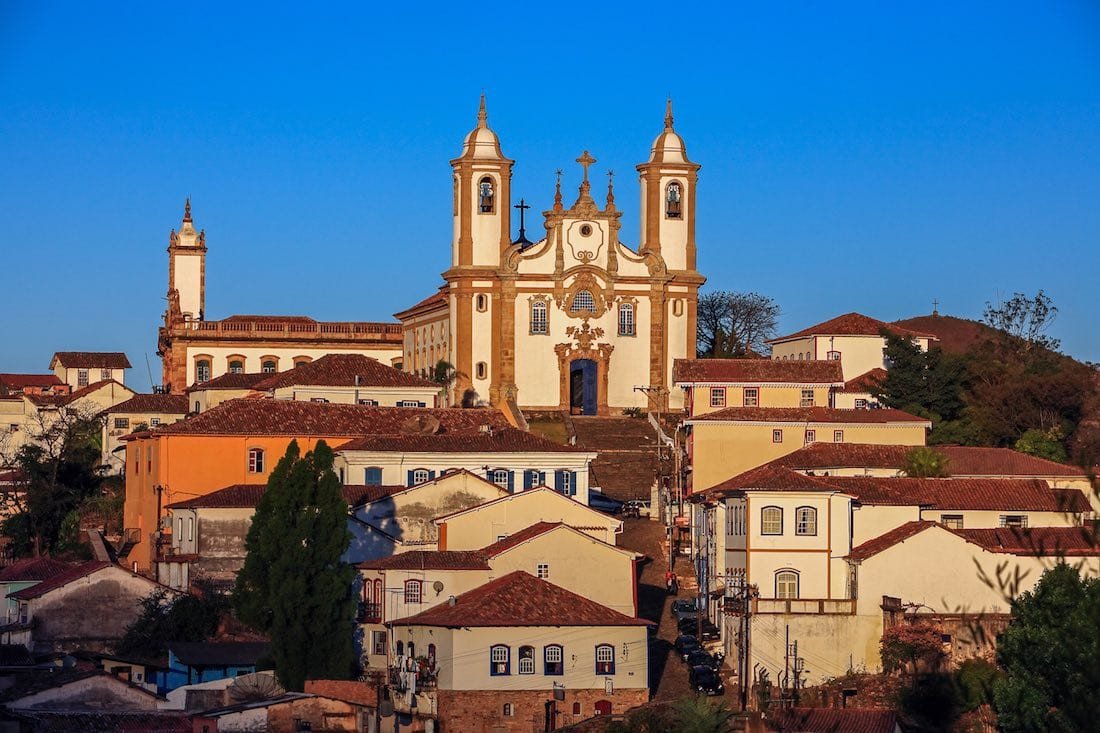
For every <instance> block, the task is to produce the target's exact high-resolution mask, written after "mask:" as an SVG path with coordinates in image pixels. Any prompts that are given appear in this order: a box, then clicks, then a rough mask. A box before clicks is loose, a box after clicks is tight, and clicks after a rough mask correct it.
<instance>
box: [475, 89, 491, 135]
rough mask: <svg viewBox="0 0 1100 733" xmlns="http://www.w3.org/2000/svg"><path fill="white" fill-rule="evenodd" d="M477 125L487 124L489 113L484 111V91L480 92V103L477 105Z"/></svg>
mask: <svg viewBox="0 0 1100 733" xmlns="http://www.w3.org/2000/svg"><path fill="white" fill-rule="evenodd" d="M477 126H478V127H488V126H489V113H488V112H486V111H485V92H482V93H481V105H480V106H479V107H478V110H477Z"/></svg>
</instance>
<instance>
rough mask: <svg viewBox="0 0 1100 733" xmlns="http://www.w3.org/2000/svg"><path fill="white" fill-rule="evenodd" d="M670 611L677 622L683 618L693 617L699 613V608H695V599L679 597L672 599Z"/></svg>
mask: <svg viewBox="0 0 1100 733" xmlns="http://www.w3.org/2000/svg"><path fill="white" fill-rule="evenodd" d="M670 611H671V613H672V615H673V616H674V617H675V618H676V622H677V623H679V622H680V621H683V620H684V619H685V618H692V619H693V618H696V617H697V616H698V615H699V610H698V609H697V608H695V601H693V600H691V599H690V598H681V599H679V600H676V601H673V602H672V607H671V609H670Z"/></svg>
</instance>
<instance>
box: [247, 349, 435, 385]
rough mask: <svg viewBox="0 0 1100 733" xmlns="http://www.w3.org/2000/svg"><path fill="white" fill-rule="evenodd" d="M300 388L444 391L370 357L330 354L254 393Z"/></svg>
mask: <svg viewBox="0 0 1100 733" xmlns="http://www.w3.org/2000/svg"><path fill="white" fill-rule="evenodd" d="M297 386H324V387H420V388H428V389H432V390H438V389H439V388H440V386H439V385H438V384H436V383H435V382H429V381H428V380H427V379H421V378H420V377H417V376H414V375H412V374H406V373H405V372H403V371H401V370H399V369H394V368H393V367H391V366H387V365H385V364H383V363H381V362H380V361H378V360H377V359H371V358H370V357H369V356H363V355H362V354H326V355H325V356H322V357H321V358H320V359H317V360H316V361H312V362H310V363H309V364H303V365H301V366H299V367H295V368H293V369H288V370H287V371H285V372H279V373H278V374H270V375H268V378H267V379H264V380H263V381H260V382H258V383H256V384H255V386H254V387H253V389H257V390H274V389H280V388H282V387H297Z"/></svg>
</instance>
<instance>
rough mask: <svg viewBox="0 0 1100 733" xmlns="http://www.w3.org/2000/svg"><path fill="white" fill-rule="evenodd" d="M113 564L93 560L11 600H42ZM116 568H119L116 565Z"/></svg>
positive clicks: (46, 580)
mask: <svg viewBox="0 0 1100 733" xmlns="http://www.w3.org/2000/svg"><path fill="white" fill-rule="evenodd" d="M112 565H113V563H109V562H106V561H104V560H92V561H90V562H85V563H81V564H80V565H74V566H70V567H69V569H68V570H65V571H64V572H62V573H58V574H56V575H53V576H51V577H49V578H47V579H45V580H43V581H42V582H41V583H37V584H35V585H32V586H31V587H30V588H24V589H23V590H20V591H16V592H15V593H11V594H9V596H8V597H9V598H15V599H17V600H20V601H27V600H30V599H32V598H40V597H41V596H44V595H46V594H47V593H49V592H50V591H52V590H56V589H57V588H60V587H62V586H64V585H68V584H69V583H72V582H73V581H74V580H80V579H81V578H86V577H88V576H89V575H92V574H93V573H98V572H99V571H100V570H103V569H104V568H109V567H112ZM114 567H118V566H117V565H114Z"/></svg>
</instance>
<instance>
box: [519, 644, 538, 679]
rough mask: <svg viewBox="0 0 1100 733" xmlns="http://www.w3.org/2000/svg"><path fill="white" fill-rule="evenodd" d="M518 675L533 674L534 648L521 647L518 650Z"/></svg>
mask: <svg viewBox="0 0 1100 733" xmlns="http://www.w3.org/2000/svg"><path fill="white" fill-rule="evenodd" d="M519 673H520V674H534V673H535V647H533V646H521V647H520V648H519Z"/></svg>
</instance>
